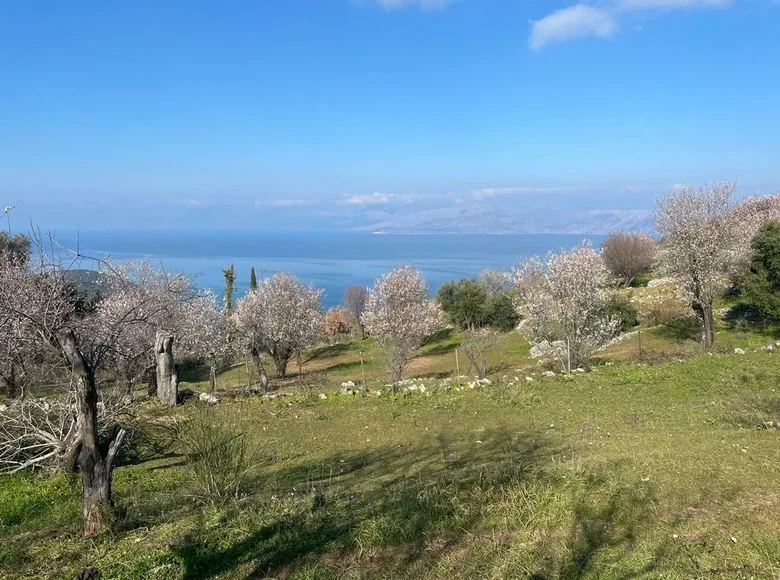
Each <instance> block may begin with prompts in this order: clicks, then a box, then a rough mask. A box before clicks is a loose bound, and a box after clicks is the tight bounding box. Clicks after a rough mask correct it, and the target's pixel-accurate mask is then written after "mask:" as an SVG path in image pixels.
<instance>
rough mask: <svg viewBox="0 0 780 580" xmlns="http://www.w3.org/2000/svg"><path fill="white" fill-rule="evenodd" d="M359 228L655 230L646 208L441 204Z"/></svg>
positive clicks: (505, 231)
mask: <svg viewBox="0 0 780 580" xmlns="http://www.w3.org/2000/svg"><path fill="white" fill-rule="evenodd" d="M356 229H359V230H368V231H372V232H375V233H383V234H410V233H414V234H473V233H486V234H608V233H610V232H613V231H618V230H623V231H648V232H649V231H652V229H653V220H652V212H650V211H649V210H643V209H634V210H625V209H570V210H569V209H527V210H517V209H511V210H510V209H505V208H501V209H499V208H494V207H484V206H477V207H474V206H471V207H462V206H455V207H451V208H438V209H430V210H425V211H420V212H417V213H404V214H402V215H393V216H391V217H388V218H387V219H384V220H382V221H378V222H375V223H372V224H368V225H361V226H358V227H357V228H356Z"/></svg>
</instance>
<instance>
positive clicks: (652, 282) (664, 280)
mask: <svg viewBox="0 0 780 580" xmlns="http://www.w3.org/2000/svg"><path fill="white" fill-rule="evenodd" d="M666 284H676V282H675V281H674V278H655V279H654V280H650V281H649V282H648V283H647V287H648V288H655V287H657V286H665V285H666Z"/></svg>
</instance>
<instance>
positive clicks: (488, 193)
mask: <svg viewBox="0 0 780 580" xmlns="http://www.w3.org/2000/svg"><path fill="white" fill-rule="evenodd" d="M565 189H566V188H565V187H482V188H480V189H472V190H471V192H470V193H471V197H473V198H474V199H490V198H491V197H498V196H500V195H516V194H535V193H555V192H558V191H565Z"/></svg>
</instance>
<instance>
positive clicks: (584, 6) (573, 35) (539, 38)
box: [528, 0, 736, 50]
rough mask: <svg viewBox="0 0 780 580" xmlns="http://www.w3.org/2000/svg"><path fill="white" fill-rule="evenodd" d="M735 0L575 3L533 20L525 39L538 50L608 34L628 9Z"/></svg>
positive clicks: (724, 3) (722, 4)
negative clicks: (556, 44)
mask: <svg viewBox="0 0 780 580" xmlns="http://www.w3.org/2000/svg"><path fill="white" fill-rule="evenodd" d="M735 2H736V0H605V1H601V2H596V3H579V4H575V5H574V6H569V7H567V8H563V9H561V10H557V11H555V12H552V13H550V14H548V15H547V16H545V17H543V18H540V19H539V20H533V21H532V22H531V36H530V38H529V41H528V43H529V44H530V46H531V48H533V49H534V50H539V49H541V48H543V47H545V46H547V45H548V44H553V43H558V42H566V41H569V40H575V39H577V38H583V37H586V36H589V37H596V38H610V37H612V36H613V35H614V34H615V33H616V32H617V30H618V29H619V28H620V23H621V20H622V19H623V18H625V17H626V15H627V14H630V13H640V12H648V11H652V10H655V11H659V10H667V11H668V10H681V9H686V8H697V7H710V8H718V7H725V6H729V5H731V4H734V3H735Z"/></svg>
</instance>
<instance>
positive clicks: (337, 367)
mask: <svg viewBox="0 0 780 580" xmlns="http://www.w3.org/2000/svg"><path fill="white" fill-rule="evenodd" d="M356 369H360V361H359V360H354V361H349V362H341V363H336V364H334V365H331V366H329V367H325V368H324V369H323V371H326V372H338V371H352V370H356Z"/></svg>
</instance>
